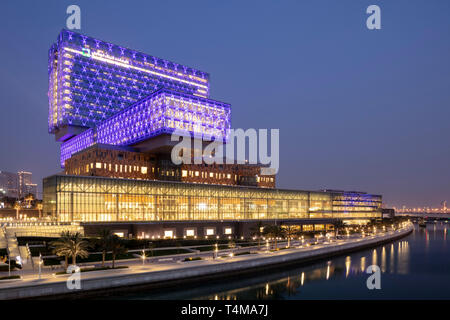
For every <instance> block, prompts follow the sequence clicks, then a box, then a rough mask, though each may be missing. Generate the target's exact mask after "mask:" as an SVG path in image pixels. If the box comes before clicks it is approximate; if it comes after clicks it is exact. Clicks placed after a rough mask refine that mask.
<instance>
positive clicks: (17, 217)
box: [14, 201, 20, 220]
mask: <svg viewBox="0 0 450 320" xmlns="http://www.w3.org/2000/svg"><path fill="white" fill-rule="evenodd" d="M14 209H15V210H16V220H19V212H20V202H19V201H16V202H15V203H14Z"/></svg>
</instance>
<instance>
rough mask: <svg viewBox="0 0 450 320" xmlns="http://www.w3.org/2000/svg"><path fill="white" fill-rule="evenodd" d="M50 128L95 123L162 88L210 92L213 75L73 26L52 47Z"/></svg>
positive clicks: (196, 92)
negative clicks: (84, 33)
mask: <svg viewBox="0 0 450 320" xmlns="http://www.w3.org/2000/svg"><path fill="white" fill-rule="evenodd" d="M48 74H49V90H48V98H49V117H48V129H49V132H50V133H56V132H57V131H58V130H59V129H60V128H61V127H63V126H79V127H93V126H95V125H97V124H99V123H100V122H101V121H104V120H106V119H107V118H109V117H110V116H112V115H114V114H116V113H117V112H119V111H121V110H123V109H124V108H125V107H127V106H129V105H130V104H132V103H135V102H137V101H138V100H140V99H142V98H144V97H146V96H148V95H149V94H151V93H152V92H154V91H156V90H158V89H160V88H169V89H172V90H176V91H180V92H184V93H188V94H192V95H194V96H199V97H206V98H207V97H209V75H208V74H207V73H205V72H202V71H199V70H195V69H192V68H189V67H186V66H183V65H180V64H177V63H174V62H171V61H167V60H164V59H160V58H156V57H153V56H150V55H147V54H144V53H141V52H138V51H134V50H130V49H127V48H124V47H121V46H117V45H114V44H112V43H108V42H104V41H101V40H98V39H94V38H91V37H88V36H85V35H81V34H78V33H75V32H72V31H68V30H62V31H61V33H60V34H59V36H58V40H57V42H56V43H54V44H53V45H52V46H51V48H50V50H49V62H48Z"/></svg>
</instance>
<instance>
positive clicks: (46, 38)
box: [0, 0, 450, 206]
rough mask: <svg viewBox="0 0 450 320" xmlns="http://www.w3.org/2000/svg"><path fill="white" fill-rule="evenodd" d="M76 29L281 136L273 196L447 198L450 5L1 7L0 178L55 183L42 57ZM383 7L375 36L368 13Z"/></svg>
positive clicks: (241, 122) (399, 200)
mask: <svg viewBox="0 0 450 320" xmlns="http://www.w3.org/2000/svg"><path fill="white" fill-rule="evenodd" d="M70 4H77V5H79V6H80V7H81V17H82V18H81V30H79V32H81V33H84V34H86V35H89V36H92V37H95V38H99V39H101V40H104V41H108V42H112V43H115V44H119V45H122V46H125V47H128V48H131V49H136V50H138V51H142V52H145V53H148V54H151V55H154V56H157V57H161V58H165V59H168V60H172V61H175V62H178V63H181V64H185V65H188V66H191V67H194V68H198V69H200V70H202V71H206V72H208V73H209V74H210V76H211V97H212V98H213V99H217V100H220V101H225V102H228V103H231V105H232V126H233V127H234V128H243V129H246V128H268V129H270V128H279V129H280V140H281V146H280V171H279V174H278V181H277V186H278V187H279V188H289V189H303V190H317V189H323V188H331V189H344V190H360V191H367V192H370V193H376V194H382V195H383V197H384V202H385V203H386V204H387V205H390V206H392V205H395V206H401V205H403V204H405V205H407V206H439V205H440V202H441V201H443V200H449V201H450V142H449V137H450V1H446V0H440V1H430V0H428V1H426V0H423V1H399V0H390V1H378V0H370V1H366V0H345V1H344V0H341V1H335V0H330V1H317V0H314V1H313V0H311V1H303V0H302V1H299V0H296V1H261V0H259V1H229V0H226V1H218V0H217V1H213V0H208V1H206V0H205V1H194V0H191V1H186V0H184V1H150V0H147V1H135V0H127V1H98V0H97V1H92V0H91V1H61V0H55V1H9V0H8V1H5V0H3V1H2V6H1V9H0V12H1V17H0V35H1V37H0V41H1V50H0V69H1V74H0V106H1V110H2V112H1V116H0V150H1V151H0V152H1V154H0V170H4V171H18V170H27V171H31V172H32V173H33V180H34V182H35V183H38V184H39V186H40V189H41V184H42V178H43V177H45V176H49V175H52V174H54V173H57V172H60V171H61V168H60V167H59V143H57V142H55V140H54V137H53V135H50V134H48V129H47V116H48V100H47V90H48V75H47V57H48V49H49V48H50V46H51V44H52V43H53V42H55V40H56V38H57V36H58V34H59V32H60V31H61V29H62V28H64V27H65V25H66V18H67V16H68V15H67V14H66V8H67V6H68V5H70ZM371 4H377V5H379V6H380V7H381V25H382V29H381V30H368V29H367V27H366V19H367V17H368V15H367V14H366V8H367V7H368V6H369V5H371Z"/></svg>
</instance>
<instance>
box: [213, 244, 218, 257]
mask: <svg viewBox="0 0 450 320" xmlns="http://www.w3.org/2000/svg"><path fill="white" fill-rule="evenodd" d="M218 253H219V246H218V244H217V243H216V248H215V249H214V259H217V257H218Z"/></svg>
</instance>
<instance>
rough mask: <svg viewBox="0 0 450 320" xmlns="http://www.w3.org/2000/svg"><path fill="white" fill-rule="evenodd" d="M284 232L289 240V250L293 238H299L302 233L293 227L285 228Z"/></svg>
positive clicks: (287, 226)
mask: <svg viewBox="0 0 450 320" xmlns="http://www.w3.org/2000/svg"><path fill="white" fill-rule="evenodd" d="M283 232H284V236H286V237H287V239H288V245H287V246H288V248H289V247H290V246H291V238H293V237H294V236H298V235H299V233H300V232H299V230H298V227H296V226H291V225H286V226H283Z"/></svg>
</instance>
